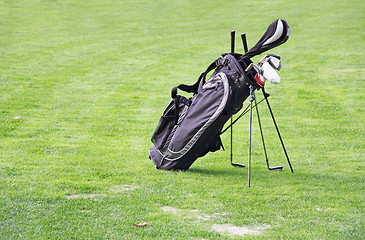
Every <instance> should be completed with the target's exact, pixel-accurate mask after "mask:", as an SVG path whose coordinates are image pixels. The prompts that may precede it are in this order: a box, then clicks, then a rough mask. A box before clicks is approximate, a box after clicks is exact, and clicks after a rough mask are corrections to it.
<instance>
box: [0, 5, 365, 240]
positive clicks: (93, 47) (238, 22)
mask: <svg viewBox="0 0 365 240" xmlns="http://www.w3.org/2000/svg"><path fill="white" fill-rule="evenodd" d="M364 13H365V4H364V2H363V1H338V0H332V1H329V0H327V1H313V0H303V1H290V2H285V1H257V2H252V1H251V2H249V1H226V2H224V1H207V0H203V1H185V0H179V1H162V0H156V1H144V0H138V1H116V0H105V1H96V0H89V1H86V0H79V1H71V0H68V1H57V0H29V1H0V121H1V123H0V212H1V214H0V237H1V239H196V240H202V239H363V238H365V229H364V225H365V211H364V209H365V204H364V200H365V199H364V192H365V191H364V181H365V177H364V173H365V167H364V166H365V164H364V157H365V153H364V148H365V140H364V139H365V138H364V135H365V126H364V123H365V115H364V103H365V101H364V100H365V95H364V91H365V82H364V81H365V72H364V69H365V62H364V57H363V56H364V54H365V51H364V48H365V35H364V27H365V14H364ZM278 18H283V19H285V20H286V21H287V22H288V23H289V25H290V27H291V36H290V38H289V40H288V42H287V43H285V44H284V45H282V46H280V47H278V48H276V49H273V50H271V51H270V52H269V53H276V54H279V55H281V57H282V62H283V67H282V70H281V71H280V76H281V78H282V82H281V83H280V84H279V85H272V84H271V85H270V84H269V83H268V84H267V87H266V91H267V92H269V93H270V94H271V96H270V102H271V105H272V108H273V111H274V114H275V116H276V120H277V123H278V125H279V128H280V131H281V134H282V136H283V139H284V142H285V145H286V147H287V151H288V154H289V157H290V159H291V162H292V165H293V168H294V173H291V172H290V169H289V167H288V165H287V162H286V159H285V155H284V153H283V152H282V149H281V147H280V142H279V140H278V137H277V135H276V131H275V128H274V126H273V124H272V121H271V118H270V115H269V113H268V111H267V109H266V107H265V105H260V113H261V114H260V117H261V118H262V123H263V126H264V134H265V140H266V144H267V148H268V154H269V158H270V163H271V164H272V165H282V166H284V169H283V171H268V170H267V168H266V163H265V158H264V155H263V150H262V147H261V139H260V132H259V129H258V124H257V121H256V120H255V118H254V125H253V149H252V151H253V153H252V154H253V156H252V169H251V174H252V176H251V188H248V187H247V169H244V168H243V169H242V168H234V167H232V166H231V165H230V163H229V151H218V152H215V153H210V154H208V155H206V156H205V157H203V158H200V159H198V160H197V161H196V162H195V163H194V164H193V165H192V167H191V168H190V170H188V171H186V172H167V171H159V170H156V169H155V167H154V164H153V163H152V161H150V160H149V159H148V150H149V148H150V147H151V146H152V143H151V142H150V137H151V135H152V133H153V131H154V129H155V127H156V125H157V123H158V120H159V117H160V116H161V114H162V112H163V110H164V108H165V107H166V105H167V104H168V102H169V101H170V99H169V98H170V91H171V88H172V87H174V86H176V85H178V84H181V83H185V84H191V83H194V82H195V81H196V79H197V78H198V76H199V75H200V73H201V72H202V71H204V70H205V68H206V67H207V66H208V65H209V64H210V63H211V62H212V61H213V60H214V59H216V58H217V57H219V56H220V54H221V53H224V52H228V51H230V34H229V33H230V30H231V29H235V30H236V31H237V34H236V35H237V38H236V40H237V47H236V49H238V50H240V51H242V50H241V45H240V43H239V42H238V41H239V40H240V39H239V33H241V32H246V33H247V40H248V45H249V47H252V46H253V45H254V44H255V43H256V42H257V41H258V40H259V38H260V37H261V36H262V34H263V33H264V31H265V30H266V28H267V26H268V25H269V24H270V23H271V22H272V21H274V20H276V19H278ZM262 56H263V55H260V56H257V57H255V58H254V59H253V60H254V61H256V62H257V61H258V60H259V59H260V58H261V57H262ZM259 96H260V95H258V97H259ZM254 117H255V116H254ZM223 143H224V145H225V147H226V149H229V134H225V135H224V136H223ZM247 155H248V117H246V116H245V117H243V118H242V119H241V120H240V121H239V122H238V123H237V124H236V125H235V126H234V161H237V162H241V163H244V164H247ZM143 223H145V224H143ZM132 224H142V225H147V226H141V227H134V226H133V225H132Z"/></svg>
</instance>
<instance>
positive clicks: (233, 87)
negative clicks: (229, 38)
mask: <svg viewBox="0 0 365 240" xmlns="http://www.w3.org/2000/svg"><path fill="white" fill-rule="evenodd" d="M288 37H289V26H288V25H287V23H286V22H285V21H284V20H280V19H279V20H277V21H275V22H273V23H272V24H271V25H270V26H269V28H268V29H267V31H266V32H265V34H264V36H263V37H262V38H261V39H260V40H259V42H258V43H257V44H256V45H255V46H254V47H253V48H252V49H251V50H250V51H248V52H247V53H246V54H243V55H242V54H237V53H231V54H222V57H220V58H218V59H216V60H215V61H214V62H213V63H212V64H210V66H209V67H208V68H207V70H206V71H204V72H203V73H202V74H201V75H200V77H199V78H198V80H197V82H196V83H195V84H193V85H184V84H182V85H179V86H177V87H174V88H173V89H172V94H171V95H172V100H171V101H170V103H169V104H168V106H167V108H166V109H165V111H164V113H163V115H162V116H161V118H160V121H159V123H158V125H157V128H156V130H155V131H154V133H153V136H152V139H151V141H152V142H153V144H154V145H153V147H152V148H151V149H150V150H149V158H150V159H151V160H152V161H153V162H154V164H155V165H156V168H158V169H165V170H187V169H188V168H189V167H190V166H191V165H192V164H193V162H194V161H195V160H196V159H197V158H199V157H202V156H204V155H206V154H207V153H208V152H214V151H217V150H219V149H220V148H221V146H222V141H221V138H220V134H221V132H222V128H223V126H224V124H225V123H226V122H227V121H228V120H229V119H230V118H231V116H232V115H233V114H235V113H237V112H238V111H239V110H240V109H241V108H242V105H243V102H244V101H245V100H246V99H247V98H248V96H250V88H253V90H257V89H260V88H261V87H262V85H260V84H258V83H257V81H256V80H255V76H256V75H257V71H256V70H255V69H250V70H247V71H245V69H246V68H247V67H248V66H249V65H250V64H251V63H252V61H251V60H250V58H251V57H252V56H255V55H257V54H259V53H261V52H263V51H266V50H268V49H271V48H273V47H276V46H278V45H280V44H282V43H284V42H285V41H286V40H287V39H288ZM232 52H233V51H232ZM255 53H256V54H255ZM212 70H215V71H214V72H213V74H212V75H211V76H210V77H209V79H208V80H206V76H207V74H208V73H209V72H211V71H212ZM178 90H181V91H185V92H189V93H193V94H194V95H193V97H191V98H186V97H184V96H181V95H179V94H177V92H178Z"/></svg>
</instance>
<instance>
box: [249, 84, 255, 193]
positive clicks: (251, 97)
mask: <svg viewBox="0 0 365 240" xmlns="http://www.w3.org/2000/svg"><path fill="white" fill-rule="evenodd" d="M253 91H254V89H253V86H252V85H250V138H249V139H250V140H249V146H248V187H250V185H251V139H252V138H251V137H252V102H253V100H254V98H255V96H254V95H253Z"/></svg>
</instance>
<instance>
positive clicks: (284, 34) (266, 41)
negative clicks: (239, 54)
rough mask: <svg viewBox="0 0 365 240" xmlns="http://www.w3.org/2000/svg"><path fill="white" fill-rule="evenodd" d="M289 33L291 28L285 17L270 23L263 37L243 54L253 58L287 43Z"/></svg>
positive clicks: (245, 56)
mask: <svg viewBox="0 0 365 240" xmlns="http://www.w3.org/2000/svg"><path fill="white" fill-rule="evenodd" d="M289 34H290V28H289V25H288V23H287V22H286V21H285V20H283V19H278V20H276V21H275V22H273V23H271V24H270V25H269V27H268V28H267V30H266V32H265V33H264V35H263V36H262V37H261V39H260V40H259V41H258V42H257V43H256V45H255V46H254V47H253V48H251V49H250V50H249V51H248V52H247V53H245V54H244V55H243V58H252V57H254V56H256V55H259V54H261V53H263V52H265V51H267V50H270V49H272V48H274V47H277V46H279V45H281V44H283V43H285V42H286V41H287V40H288V38H289Z"/></svg>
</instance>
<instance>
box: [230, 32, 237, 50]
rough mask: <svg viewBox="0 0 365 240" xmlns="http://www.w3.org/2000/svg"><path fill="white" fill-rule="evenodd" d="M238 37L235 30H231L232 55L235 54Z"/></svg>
mask: <svg viewBox="0 0 365 240" xmlns="http://www.w3.org/2000/svg"><path fill="white" fill-rule="evenodd" d="M235 35H236V31H235V30H231V53H234V38H235Z"/></svg>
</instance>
